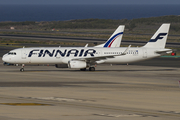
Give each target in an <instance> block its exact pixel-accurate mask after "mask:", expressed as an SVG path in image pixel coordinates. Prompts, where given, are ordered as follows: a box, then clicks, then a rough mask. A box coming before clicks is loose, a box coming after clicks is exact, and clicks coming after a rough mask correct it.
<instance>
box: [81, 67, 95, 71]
mask: <svg viewBox="0 0 180 120" xmlns="http://www.w3.org/2000/svg"><path fill="white" fill-rule="evenodd" d="M80 70H81V71H86V68H82V69H80ZM89 71H95V67H89Z"/></svg>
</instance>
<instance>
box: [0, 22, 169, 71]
mask: <svg viewBox="0 0 180 120" xmlns="http://www.w3.org/2000/svg"><path fill="white" fill-rule="evenodd" d="M169 28H170V24H169V23H164V24H162V25H161V26H160V28H159V29H158V30H157V31H156V33H155V34H154V35H153V36H152V37H151V39H150V40H149V42H147V44H145V45H144V46H142V47H131V45H129V46H128V47H108V46H109V45H110V44H111V42H109V43H108V44H106V43H107V42H106V43H105V44H103V45H100V46H99V47H98V46H97V47H34V48H19V49H14V50H11V51H10V52H9V53H7V54H5V55H4V56H3V58H2V60H3V61H4V62H8V63H14V64H22V67H21V69H20V71H24V64H55V66H56V68H75V69H80V70H82V71H85V70H86V68H89V71H95V65H96V64H102V63H108V64H114V63H117V64H120V63H131V62H137V61H142V60H147V59H151V58H155V57H159V56H161V55H164V54H168V53H171V52H172V50H171V49H166V48H165V45H166V41H167V36H168V32H169ZM115 35H116V34H115ZM112 36H113V35H112ZM117 36H118V35H117ZM113 37H114V38H116V37H115V36H113ZM110 38H111V37H110ZM114 38H113V39H114ZM117 41H118V40H117ZM111 45H113V43H112V44H111Z"/></svg>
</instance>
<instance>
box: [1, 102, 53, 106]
mask: <svg viewBox="0 0 180 120" xmlns="http://www.w3.org/2000/svg"><path fill="white" fill-rule="evenodd" d="M0 104H1V105H11V106H51V105H50V104H41V103H0Z"/></svg>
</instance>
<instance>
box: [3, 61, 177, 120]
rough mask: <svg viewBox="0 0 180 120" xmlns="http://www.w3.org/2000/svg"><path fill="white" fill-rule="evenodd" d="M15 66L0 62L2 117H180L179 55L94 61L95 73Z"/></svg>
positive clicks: (60, 119)
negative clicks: (122, 62) (136, 60)
mask: <svg viewBox="0 0 180 120" xmlns="http://www.w3.org/2000/svg"><path fill="white" fill-rule="evenodd" d="M163 59H164V61H163ZM0 60H1V58H0ZM159 62H161V64H160V65H159ZM0 63H2V61H0ZM153 64H154V65H153ZM146 65H147V66H146ZM157 65H159V66H157ZM19 69H20V66H3V64H0V119H1V120H119V119H121V120H132V119H133V120H152V119H153V120H162V119H163V120H179V118H180V107H179V106H180V102H179V101H180V88H179V81H180V74H179V73H180V66H179V59H175V61H174V59H166V58H158V59H154V60H150V61H149V62H146V63H145V62H144V63H143V62H140V63H138V64H129V65H128V66H127V65H112V66H111V65H108V64H107V65H98V66H97V67H96V71H94V72H92V71H79V70H78V69H68V68H67V69H58V68H55V67H54V66H25V71H24V72H20V71H19Z"/></svg>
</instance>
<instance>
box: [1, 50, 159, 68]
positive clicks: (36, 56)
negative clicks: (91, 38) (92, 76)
mask: <svg viewBox="0 0 180 120" xmlns="http://www.w3.org/2000/svg"><path fill="white" fill-rule="evenodd" d="M125 50H126V48H125V47H119V48H101V47H44V48H43V47H39V48H19V49H15V50H12V51H10V52H9V54H5V55H4V56H3V58H2V59H3V61H5V62H8V63H14V64H67V63H68V61H70V60H72V59H83V58H93V57H95V58H98V57H103V56H110V55H111V56H112V55H114V57H112V58H106V59H101V60H97V61H96V63H130V62H136V61H141V60H146V59H150V58H154V57H158V56H160V54H157V53H156V52H155V51H157V50H161V49H157V48H156V49H153V48H144V47H140V48H138V47H134V48H133V47H132V48H130V49H129V50H128V51H127V53H126V55H121V54H122V53H123V52H124V51H125Z"/></svg>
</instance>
